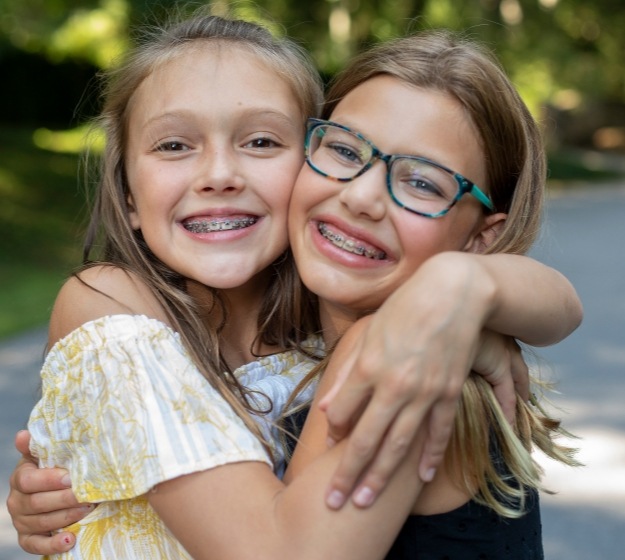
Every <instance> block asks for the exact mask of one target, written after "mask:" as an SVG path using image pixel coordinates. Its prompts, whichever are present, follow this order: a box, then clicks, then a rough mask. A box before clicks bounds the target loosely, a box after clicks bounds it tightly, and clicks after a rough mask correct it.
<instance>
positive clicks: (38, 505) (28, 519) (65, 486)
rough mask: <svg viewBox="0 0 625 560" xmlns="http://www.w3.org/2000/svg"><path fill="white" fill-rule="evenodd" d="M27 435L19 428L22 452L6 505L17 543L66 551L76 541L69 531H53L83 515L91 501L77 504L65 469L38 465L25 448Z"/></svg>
mask: <svg viewBox="0 0 625 560" xmlns="http://www.w3.org/2000/svg"><path fill="white" fill-rule="evenodd" d="M29 441H30V435H29V433H28V432H26V431H21V432H18V434H17V436H16V437H15V447H16V448H17V450H18V451H19V452H20V453H22V458H21V459H20V461H19V463H18V465H17V467H16V468H15V470H14V471H13V473H12V474H11V479H10V485H11V490H10V493H9V497H8V499H7V509H8V510H9V514H10V515H11V519H12V521H13V525H14V526H15V529H16V530H17V532H18V542H19V545H20V546H21V547H22V548H23V549H24V550H25V551H26V552H29V553H31V554H57V553H61V552H66V551H68V550H69V549H71V548H72V547H73V546H74V544H75V540H76V539H75V537H74V535H73V534H72V533H70V532H62V533H55V534H54V535H52V536H51V535H50V532H51V531H56V530H58V529H61V528H63V527H66V526H68V525H71V524H72V523H75V522H76V521H79V520H80V519H82V518H83V517H85V516H86V515H87V514H88V513H89V512H90V511H92V510H93V507H94V506H93V505H90V504H79V503H78V502H77V501H76V498H75V497H74V494H73V493H72V490H71V482H70V480H69V476H68V474H67V471H66V470H65V469H39V468H38V467H37V462H36V461H35V458H34V457H32V456H31V455H30V453H29V450H28V443H29Z"/></svg>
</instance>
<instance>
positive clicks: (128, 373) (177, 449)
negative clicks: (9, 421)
mask: <svg viewBox="0 0 625 560" xmlns="http://www.w3.org/2000/svg"><path fill="white" fill-rule="evenodd" d="M41 376H42V382H43V387H42V399H41V400H40V401H39V403H38V404H37V405H36V407H35V409H34V410H33V412H32V414H31V417H30V421H29V430H30V431H31V434H32V440H31V450H32V451H33V453H34V454H36V455H37V456H38V457H39V458H40V464H41V466H47V467H51V466H62V467H65V468H67V469H68V470H69V471H70V474H71V478H72V488H73V490H74V493H75V494H76V497H77V498H78V500H80V501H89V502H98V501H106V500H119V499H129V498H133V497H136V496H139V495H141V494H144V493H145V492H147V491H148V490H149V489H150V488H152V487H153V486H154V485H156V484H158V483H160V482H163V481H165V480H169V479H172V478H175V477H178V476H181V475H184V474H189V473H193V472H197V471H201V470H206V469H210V468H213V467H216V466H219V465H223V464H226V463H233V462H239V461H262V462H265V463H267V464H269V465H271V461H270V458H269V457H268V455H267V453H266V452H265V450H264V448H263V446H262V445H261V443H260V442H259V441H258V439H257V438H256V437H255V436H254V435H253V434H252V433H251V432H250V431H249V430H248V429H247V428H246V427H245V425H244V423H243V421H242V420H241V419H240V418H239V417H238V416H237V414H236V413H235V412H234V411H233V410H232V408H231V407H230V405H228V403H227V402H226V401H225V400H224V399H223V398H222V397H221V395H219V393H218V392H217V391H216V390H215V389H213V388H212V387H211V386H210V384H209V383H208V382H207V381H206V379H205V378H204V377H203V376H202V374H201V373H200V372H199V371H198V370H197V368H196V367H195V366H194V364H193V362H192V361H191V360H190V358H189V356H188V355H187V353H186V352H185V350H184V347H183V346H182V344H181V342H180V340H179V337H178V335H177V334H176V333H174V332H173V331H172V330H171V329H170V328H168V327H167V326H166V325H164V324H163V323H161V322H159V321H156V320H154V319H149V318H147V317H143V316H130V315H116V316H111V317H104V318H102V319H98V320H97V321H93V322H90V323H87V324H85V325H83V326H81V327H80V328H79V329H77V330H76V331H74V332H72V333H70V334H69V335H68V336H67V337H66V338H64V339H63V340H61V341H60V342H58V343H57V344H56V345H55V346H54V347H53V348H52V350H51V351H50V353H49V354H48V356H47V358H46V361H45V363H44V366H43V369H42V373H41Z"/></svg>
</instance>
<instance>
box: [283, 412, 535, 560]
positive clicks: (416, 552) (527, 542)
mask: <svg viewBox="0 0 625 560" xmlns="http://www.w3.org/2000/svg"><path fill="white" fill-rule="evenodd" d="M307 413H308V409H304V410H300V411H299V412H298V413H296V414H293V415H292V416H289V417H287V418H286V419H285V420H284V425H285V427H286V428H287V432H288V433H290V434H292V435H298V434H299V433H300V431H301V429H302V427H303V425H304V421H305V420H306V415H307ZM295 443H296V441H295V439H294V438H293V437H287V447H289V451H290V452H292V451H293V449H294V448H295ZM490 448H491V449H490V456H491V460H492V461H493V463H494V464H495V466H496V468H497V470H498V471H499V472H503V473H506V472H507V468H506V466H505V463H504V461H503V457H502V456H501V453H500V452H499V449H498V446H497V442H496V439H495V438H494V437H493V438H491V439H490ZM526 496H527V497H526V501H525V515H523V516H522V517H520V518H518V519H510V518H505V517H501V516H500V515H497V513H495V512H494V511H493V510H492V509H491V508H488V507H486V506H483V505H480V504H478V503H476V502H473V501H470V502H467V503H466V504H464V505H463V506H460V507H459V508H458V509H455V510H453V511H450V512H447V513H441V514H438V515H411V516H410V517H408V519H407V520H406V523H404V526H403V527H402V528H401V531H400V532H399V535H397V539H396V540H395V542H394V544H393V546H392V548H391V550H390V551H389V553H388V554H387V556H386V557H385V560H544V554H543V544H542V526H541V522H540V505H539V499H538V492H536V491H535V490H531V491H528V492H526Z"/></svg>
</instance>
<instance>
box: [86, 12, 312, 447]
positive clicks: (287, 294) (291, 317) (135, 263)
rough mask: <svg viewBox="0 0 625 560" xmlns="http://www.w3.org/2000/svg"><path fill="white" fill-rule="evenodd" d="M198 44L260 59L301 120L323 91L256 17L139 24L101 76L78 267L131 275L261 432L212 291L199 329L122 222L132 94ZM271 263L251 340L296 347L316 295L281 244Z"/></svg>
mask: <svg viewBox="0 0 625 560" xmlns="http://www.w3.org/2000/svg"><path fill="white" fill-rule="evenodd" d="M204 45H211V46H212V45H216V46H218V47H219V48H224V49H226V48H228V47H230V46H236V48H241V49H246V50H248V51H249V55H250V56H254V57H257V58H260V59H261V60H262V61H263V62H264V63H266V64H267V66H268V67H269V68H271V69H272V70H274V71H275V72H276V75H277V76H279V79H282V80H284V82H286V83H287V84H288V85H289V86H290V87H291V90H292V93H293V96H294V98H296V99H297V101H298V103H299V106H300V109H301V118H302V128H303V123H304V122H305V120H306V118H307V117H309V116H310V115H315V114H317V112H318V110H319V108H320V106H321V103H322V99H323V91H322V86H321V82H320V78H319V75H318V73H317V71H316V70H315V68H314V65H313V64H312V62H311V61H310V60H309V58H308V56H307V55H306V53H305V52H304V51H303V50H302V49H301V48H299V47H298V46H297V45H296V44H294V43H293V42H291V41H290V40H288V39H278V38H276V37H274V36H273V35H272V34H271V33H270V32H269V31H268V30H267V29H265V28H264V27H262V26H260V25H257V24H255V23H250V22H246V21H243V20H237V19H228V18H224V17H217V16H213V15H211V14H210V13H209V12H207V11H205V10H201V11H199V12H197V13H196V14H194V15H193V16H192V17H190V18H188V19H186V20H182V21H179V22H174V23H172V24H170V25H168V26H166V27H162V28H146V34H145V36H144V37H143V38H142V39H141V40H140V41H139V42H138V45H137V46H136V47H135V48H134V49H132V50H131V51H130V52H129V53H128V55H127V56H126V58H125V59H124V60H123V62H122V63H121V65H119V66H118V67H117V68H116V69H113V70H111V71H110V72H109V73H108V74H105V75H104V86H105V87H104V91H103V108H102V112H101V114H100V117H99V118H98V119H97V122H96V125H98V126H99V127H100V128H101V129H102V130H103V131H104V133H105V136H106V147H105V151H104V154H103V155H102V157H101V158H100V164H99V174H98V178H97V186H96V189H95V195H94V202H93V208H92V214H91V221H90V224H89V228H88V231H87V236H86V240H85V244H84V251H83V261H84V265H83V266H84V267H89V266H94V265H102V264H105V265H111V266H116V267H120V268H124V269H126V270H128V271H131V272H133V273H134V274H136V275H138V276H139V277H140V278H141V279H142V280H143V282H145V284H146V285H148V286H149V287H150V288H151V289H152V291H153V292H154V294H155V295H156V297H157V298H158V300H159V301H160V303H161V305H162V306H163V308H164V309H165V310H166V313H167V314H168V318H169V320H170V321H171V324H172V326H173V327H174V329H175V330H176V331H177V332H178V333H179V334H180V336H181V338H182V341H183V343H184V345H185V347H186V349H187V351H188V352H189V354H190V356H191V357H192V359H193V361H194V362H195V364H196V365H197V367H198V368H199V369H200V371H201V372H202V373H203V375H204V376H205V377H206V378H207V379H208V380H209V382H210V383H211V384H212V385H213V386H214V387H215V388H216V389H217V390H218V391H219V392H220V393H221V394H222V395H223V397H224V398H226V399H227V401H228V402H229V403H230V404H231V405H232V406H233V407H234V409H235V410H236V411H237V413H238V414H239V415H240V416H241V417H242V418H243V420H244V421H245V422H246V425H247V426H248V427H249V428H250V430H252V431H253V433H255V434H256V435H257V436H259V437H260V431H259V429H258V426H257V424H256V423H255V422H254V421H253V420H251V418H249V415H248V411H249V410H250V409H251V408H253V407H252V405H251V404H250V403H248V399H247V398H245V397H246V390H245V388H244V387H242V386H240V384H239V383H238V382H237V380H236V378H235V377H234V376H233V375H231V372H230V370H229V367H228V365H227V364H226V362H225V360H224V359H223V358H222V356H221V354H220V350H219V349H220V344H219V335H220V332H221V330H222V328H223V325H224V324H225V322H226V321H227V313H226V307H225V303H224V301H223V300H222V298H220V295H219V292H218V291H217V290H215V289H213V290H212V295H213V298H212V305H211V310H209V311H213V312H215V311H217V313H216V316H218V317H221V321H220V324H217V325H211V326H208V327H207V325H206V324H205V322H204V321H202V319H201V317H202V314H203V315H204V316H205V314H206V309H205V308H204V309H201V308H200V306H199V304H198V302H197V301H195V300H194V299H193V297H192V296H191V295H190V294H189V292H188V290H187V285H186V279H185V278H184V277H182V276H181V275H180V274H178V273H177V272H176V271H174V270H171V269H170V268H169V267H167V266H166V265H165V264H164V263H162V262H161V261H159V260H158V259H157V258H156V257H155V256H154V254H153V253H152V252H151V251H150V249H149V247H148V246H147V244H146V243H145V241H144V239H143V237H142V235H141V232H140V231H135V230H133V228H132V227H131V224H130V221H129V213H128V207H127V200H128V194H129V187H128V182H127V178H126V167H125V150H126V143H127V134H128V130H127V128H128V121H129V113H130V111H131V105H132V103H131V102H132V99H133V94H134V92H135V91H136V90H137V88H138V87H139V85H140V84H141V83H142V82H143V80H145V79H146V77H147V76H149V75H150V74H151V73H152V72H154V70H155V69H156V68H158V67H160V66H161V65H163V64H164V63H166V62H167V61H169V60H171V59H173V58H175V57H178V56H180V55H181V54H184V53H186V52H188V50H189V49H192V48H198V47H202V46H204ZM272 271H273V272H272V276H271V278H272V280H271V282H270V285H269V286H268V288H267V291H266V294H265V297H264V298H263V301H264V305H263V307H262V309H261V310H260V313H259V317H258V329H259V331H258V340H260V341H262V342H264V343H266V344H269V345H278V346H280V347H281V348H289V347H290V348H293V347H298V348H299V347H300V343H301V341H302V340H303V339H305V338H306V337H308V336H309V335H310V334H311V333H313V332H318V330H319V327H318V313H317V309H316V304H315V300H314V299H313V298H312V297H311V295H310V294H309V293H308V292H307V291H306V290H305V289H304V288H303V286H302V285H301V283H300V281H299V277H298V275H297V272H296V270H295V265H294V263H293V259H292V256H291V254H290V252H289V251H287V252H285V253H284V254H283V255H282V256H281V257H280V258H279V259H277V261H276V262H274V263H273V264H272ZM223 372H225V373H223Z"/></svg>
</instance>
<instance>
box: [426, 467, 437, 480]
mask: <svg viewBox="0 0 625 560" xmlns="http://www.w3.org/2000/svg"><path fill="white" fill-rule="evenodd" d="M435 476H436V469H428V470H427V471H425V475H424V476H423V482H432V481H433V480H434V477H435Z"/></svg>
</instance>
